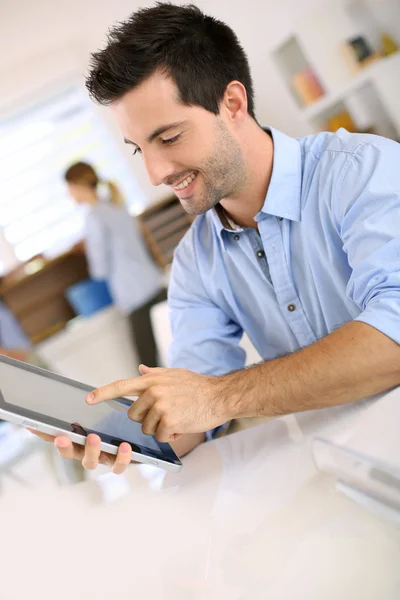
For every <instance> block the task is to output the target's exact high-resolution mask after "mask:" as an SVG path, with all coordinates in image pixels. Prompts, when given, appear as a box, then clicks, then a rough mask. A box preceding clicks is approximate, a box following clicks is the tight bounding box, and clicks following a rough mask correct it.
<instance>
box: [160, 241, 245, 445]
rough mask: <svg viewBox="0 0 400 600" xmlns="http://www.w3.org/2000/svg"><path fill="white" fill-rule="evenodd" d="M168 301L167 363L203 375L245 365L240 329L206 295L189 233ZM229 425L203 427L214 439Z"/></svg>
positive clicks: (176, 263) (181, 248) (177, 261)
mask: <svg viewBox="0 0 400 600" xmlns="http://www.w3.org/2000/svg"><path fill="white" fill-rule="evenodd" d="M168 304H169V309H170V322H171V330H172V338H173V341H172V343H171V345H170V348H169V355H168V364H169V366H170V367H183V368H186V369H190V370H191V371H194V372H196V373H201V374H203V375H222V374H225V373H227V372H229V371H233V370H236V369H242V368H243V367H244V364H245V357H246V354H245V352H244V350H243V349H242V348H241V347H240V346H239V342H240V340H241V338H242V335H243V329H242V328H241V327H240V326H239V325H238V323H236V322H235V321H233V320H232V319H231V318H229V316H228V315H227V314H226V313H225V312H224V311H223V310H222V309H221V308H220V307H219V306H217V305H216V304H215V303H214V302H212V300H211V299H210V298H209V296H208V294H207V291H206V289H205V287H204V284H203V281H202V277H201V273H200V270H199V268H198V264H197V260H196V256H195V251H194V246H193V245H192V244H191V243H190V235H189V236H187V237H186V238H185V239H184V240H183V243H181V245H180V246H179V248H178V250H177V251H176V253H175V257H174V262H173V268H172V273H171V282H170V286H169V291H168ZM228 425H229V423H225V424H224V425H221V426H220V427H216V428H215V429H212V430H210V431H206V439H207V440H210V439H213V438H214V437H215V436H216V435H217V434H218V433H220V432H221V431H222V430H224V429H225V428H226V427H227V426H228Z"/></svg>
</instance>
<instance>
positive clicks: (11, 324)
mask: <svg viewBox="0 0 400 600" xmlns="http://www.w3.org/2000/svg"><path fill="white" fill-rule="evenodd" d="M0 346H2V347H3V348H5V349H6V350H28V349H29V348H30V346H31V343H30V341H29V339H28V337H27V336H26V334H25V333H24V332H23V330H22V327H21V325H20V324H19V322H18V321H17V319H16V318H15V316H14V314H13V313H12V312H11V310H10V309H9V308H8V307H7V306H6V305H5V304H3V302H0Z"/></svg>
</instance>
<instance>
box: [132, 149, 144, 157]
mask: <svg viewBox="0 0 400 600" xmlns="http://www.w3.org/2000/svg"><path fill="white" fill-rule="evenodd" d="M135 154H142V151H141V149H140V148H135V152H133V154H132V156H135Z"/></svg>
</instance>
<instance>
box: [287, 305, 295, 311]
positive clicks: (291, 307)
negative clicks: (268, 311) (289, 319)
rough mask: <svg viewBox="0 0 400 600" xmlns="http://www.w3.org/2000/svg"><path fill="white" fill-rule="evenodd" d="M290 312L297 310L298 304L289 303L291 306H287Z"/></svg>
mask: <svg viewBox="0 0 400 600" xmlns="http://www.w3.org/2000/svg"><path fill="white" fill-rule="evenodd" d="M287 309H288V311H289V312H293V311H294V310H296V305H295V304H289V306H288V307H287Z"/></svg>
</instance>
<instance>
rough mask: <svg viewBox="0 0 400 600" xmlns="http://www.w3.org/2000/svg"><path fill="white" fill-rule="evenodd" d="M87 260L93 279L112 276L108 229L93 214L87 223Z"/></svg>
mask: <svg viewBox="0 0 400 600" xmlns="http://www.w3.org/2000/svg"><path fill="white" fill-rule="evenodd" d="M85 242H86V258H87V261H88V269H89V274H90V277H92V279H97V280H104V279H107V278H108V277H109V276H110V251H109V240H108V236H107V228H106V226H105V225H104V223H102V222H101V219H100V218H99V217H98V215H95V214H91V215H89V217H88V220H87V223H86V239H85Z"/></svg>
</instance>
